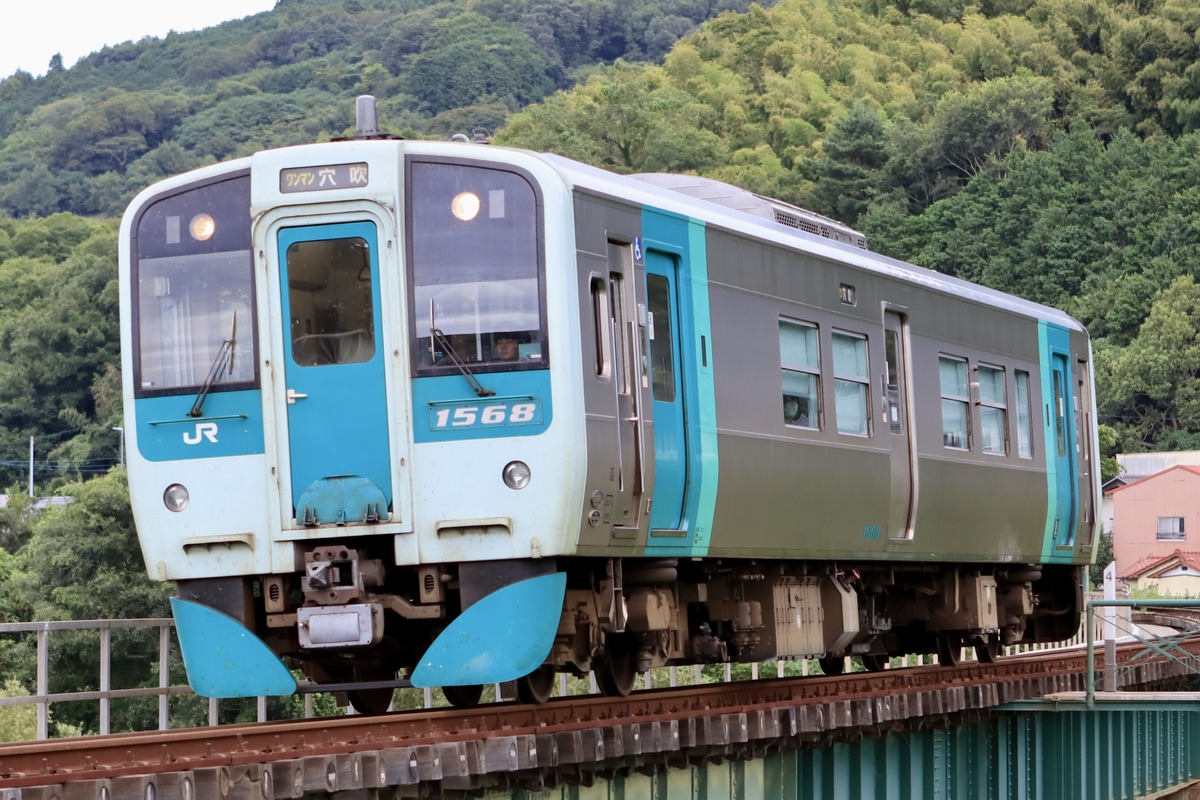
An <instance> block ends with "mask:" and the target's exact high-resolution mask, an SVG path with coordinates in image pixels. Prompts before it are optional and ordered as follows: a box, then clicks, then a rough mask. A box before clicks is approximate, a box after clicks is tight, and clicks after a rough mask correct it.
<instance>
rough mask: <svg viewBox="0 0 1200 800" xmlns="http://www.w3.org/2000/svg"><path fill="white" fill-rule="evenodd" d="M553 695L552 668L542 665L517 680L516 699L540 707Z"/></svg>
mask: <svg viewBox="0 0 1200 800" xmlns="http://www.w3.org/2000/svg"><path fill="white" fill-rule="evenodd" d="M553 693H554V667H552V666H550V665H549V664H542V665H541V666H540V667H538V668H537V669H535V670H534V671H533V672H531V673H529V674H528V675H526V676H525V677H524V678H517V699H518V700H520V701H521V702H522V703H534V704H536V705H539V706H540V705H541V704H542V703H544V702H546V701H547V700H549V699H550V695H551V694H553Z"/></svg>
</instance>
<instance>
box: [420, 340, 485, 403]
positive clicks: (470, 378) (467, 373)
mask: <svg viewBox="0 0 1200 800" xmlns="http://www.w3.org/2000/svg"><path fill="white" fill-rule="evenodd" d="M429 334H430V336H432V337H433V340H434V341H435V342H437V343H438V344H440V345H441V346H442V347H443V348H444V349H445V351H446V355H448V356H450V360H451V361H453V362H454V366H456V367H458V371H459V372H461V373H462V374H463V377H464V378H466V379H467V383H469V384H471V388H472V389H474V390H475V394H477V395H479V396H480V397H491V396H492V395H494V394H495V393H496V392H495V391H494V390H492V389H485V388H483V386H482V385H481V384H480V383H479V381H478V380H477V379H476V378H475V376H474V375H472V374H471V370H470V369H468V368H467V365H466V363H465V362H464V361H463V360H462V359H461V358H459V356H458V353H456V352H455V351H454V346H453V345H451V344H450V340H449V339H447V338H446V335H445V334H444V333H442V332H441V331H440V330H438V329H437V328H430V329H429Z"/></svg>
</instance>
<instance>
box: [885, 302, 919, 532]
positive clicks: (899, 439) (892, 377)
mask: <svg viewBox="0 0 1200 800" xmlns="http://www.w3.org/2000/svg"><path fill="white" fill-rule="evenodd" d="M907 334H908V328H907V326H906V325H905V321H904V317H903V316H901V315H900V314H899V313H897V312H895V311H885V312H884V330H883V336H884V354H885V361H886V365H887V372H886V374H885V375H884V376H883V413H884V417H885V420H884V424H885V426H886V430H887V431H888V433H889V439H890V441H891V450H892V469H891V472H892V481H891V485H892V491H891V498H892V499H891V503H890V505H889V511H888V537H889V538H890V539H901V540H904V539H911V538H912V536H913V516H914V512H915V511H916V509H915V504H916V496H917V492H916V483H917V471H916V466H915V463H914V459H913V436H912V425H911V422H910V420H909V416H908V385H909V375H908V336H907Z"/></svg>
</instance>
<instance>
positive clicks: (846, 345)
mask: <svg viewBox="0 0 1200 800" xmlns="http://www.w3.org/2000/svg"><path fill="white" fill-rule="evenodd" d="M833 379H834V380H833V390H834V395H835V397H836V403H837V405H836V406H835V408H834V413H835V414H837V430H838V433H844V434H847V435H850V436H870V435H871V427H870V425H871V422H870V420H871V398H870V378H869V377H868V372H867V337H866V336H863V335H861V334H857V333H847V332H845V331H834V332H833Z"/></svg>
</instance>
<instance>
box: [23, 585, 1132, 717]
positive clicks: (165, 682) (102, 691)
mask: <svg viewBox="0 0 1200 800" xmlns="http://www.w3.org/2000/svg"><path fill="white" fill-rule="evenodd" d="M1141 602H1143V603H1145V601H1141ZM1091 606H1092V604H1091V603H1090V602H1089V604H1088V612H1089V615H1090V614H1091ZM1081 619H1082V618H1081ZM1090 621H1091V620H1090V616H1089V622H1090ZM174 625H175V621H174V620H173V619H170V618H155V619H101V620H67V621H55V622H5V623H0V636H3V635H13V634H34V635H35V636H36V637H37V687H36V690H35V692H34V694H31V695H26V696H17V697H0V707H12V706H27V705H35V706H36V707H37V738H38V739H39V740H44V739H48V738H49V737H50V720H51V714H50V709H51V707H52V706H53V705H54V704H56V703H69V702H98V703H99V712H100V713H99V725H98V727H99V730H98V731H97V732H98V733H99V734H100V735H102V736H103V735H108V734H109V733H111V732H112V730H111V721H112V715H111V702H112V701H113V700H121V699H128V698H136V697H152V696H156V697H157V698H158V729H159V730H167V729H169V728H170V699H171V698H172V697H175V696H186V695H194V694H195V693H194V692H193V691H192V689H191V687H189V686H186V685H171V680H170V671H171V670H170V668H171V661H172V654H173V652H177V649H178V643H177V642H176V641H175V639H174V637H173V635H172V628H173V627H174ZM1085 627H1091V626H1085V625H1081V626H1080V631H1079V633H1078V634H1077V635H1076V636H1075V637H1073V638H1072V639H1070V640H1068V641H1065V642H1060V643H1056V644H1043V645H1025V646H1018V647H1006V648H1005V652H1006V653H1009V654H1011V653H1017V652H1028V651H1030V650H1043V649H1051V648H1054V647H1070V646H1078V645H1081V644H1082V643H1083V641H1084V640H1085V639H1086V640H1087V641H1088V643H1089V645H1090V643H1091V641H1092V639H1093V636H1092V634H1093V633H1094V630H1088V631H1087V632H1086V635H1085V631H1084V628H1085ZM131 628H141V629H154V630H157V632H158V670H157V672H158V685H157V686H148V687H140V688H129V689H114V688H112V658H113V652H112V632H113V631H114V630H119V629H131ZM87 630H94V631H98V632H99V639H100V642H99V646H100V659H99V661H100V680H99V687H98V688H97V689H95V690H88V691H75V692H53V693H52V692H50V690H49V687H50V634H51V633H53V632H59V631H87ZM970 650H971V648H964V651H965V652H964V655H966V656H967V657H968V658H969V657H970ZM789 661H798V662H799V673H800V675H808V674H810V673H811V672H813V667H814V666H815V664H816V659H791V660H788V661H785V660H778V661H775V662H774V663H775V669H773V670H772V669H770V668H769V667H768V668H767V669H760V665H759V664H757V663H752V664H751V665H750V677H751V679H752V680H755V679H758V678H759V677H760V672H761V673H763V674H762V677H784V674H785V670H786V671H787V672H789V673H791V674H795V672H796V669H795V667H794V666H793V667H791V668H790V669H789V668H788V667H787V664H788V662H789ZM891 661H899V664H898V666H920V665H922V664H936V663H937V657H936V656H929V655H927V656H920V655H910V656H907V657H905V658H903V659H899V658H897V659H892V660H889V663H888V665H887V666H888V667H889V668H890V667H891V666H892V664H891ZM769 663H771V662H770V661H768V662H764V665H765V664H769ZM723 666H724V669H723V674H722V676H721V677H720V678H719V679H718V680H719V681H724V682H730V681H732V680H733V679H734V678H733V667H732V665H731V664H728V663H726V664H724V665H723ZM845 669H846V670H847V671H850V670H851V669H852V667H851V664H850V658H849V657H847V658H846V665H845ZM687 672H692V673H693V674H692V675H687ZM772 673H773V674H772ZM685 675H686V676H687V677H684V676H685ZM641 677H642V680H641V681H640V683H641V687H640V688H647V689H648V688H652V687H654V686H658V687H659V688H666V687H675V686H677V685H681V683H695V684H698V683H703V682H705V679H704V678H703V677H702V675H701V667H700V666H698V665H697V666H694V667H692V668H690V669H689V668H688V667H664V668H656V669H654V670H652V671H647V672H646V673H644V674H643V675H642V676H641ZM420 691H422V694H423V697H422V699H421V701H420V702H421V703H422V704H423V705H424V707H425V708H433V707H435V705H436V704H437V703H436V702H435V696H434V690H432V689H428V688H426V689H423V690H420ZM597 693H599V688H598V686H597V683H596V678H595V676H594V675H590V676H589V679H588V680H587V681H586V683H585V684H583V685H580V684H578V683H576V684H574V686H573V687H571V688H569V683H568V676H567V675H566V674H565V673H560V674H559V676H558V695H559V696H566V695H568V694H597ZM515 695H516V692H515V689H514V688H512V687H511V686H510V685H508V684H498V685H496V686H495V697H496V699H498V700H499V699H512V698H513V697H515ZM347 713H353V712H347ZM313 715H314V712H313V695H312V694H305V695H304V717H305V718H311V717H312V716H313ZM257 718H258V721H259V722H265V721H266V720H267V718H268V716H267V698H266V697H259V698H257ZM208 724H209V725H210V726H215V725H218V724H220V722H219V719H218V700H217V699H216V698H209V699H208Z"/></svg>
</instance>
